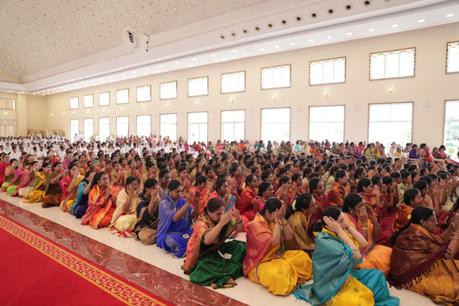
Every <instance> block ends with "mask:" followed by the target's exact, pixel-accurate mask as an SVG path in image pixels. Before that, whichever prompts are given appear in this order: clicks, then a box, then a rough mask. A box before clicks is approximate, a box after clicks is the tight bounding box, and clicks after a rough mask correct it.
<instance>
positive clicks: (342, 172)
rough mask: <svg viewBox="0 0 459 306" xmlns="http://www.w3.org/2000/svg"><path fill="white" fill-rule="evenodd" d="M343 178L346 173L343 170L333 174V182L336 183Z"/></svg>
mask: <svg viewBox="0 0 459 306" xmlns="http://www.w3.org/2000/svg"><path fill="white" fill-rule="evenodd" d="M345 176H346V171H344V170H342V169H341V170H338V171H336V173H335V180H337V181H338V180H339V179H341V178H343V177H345Z"/></svg>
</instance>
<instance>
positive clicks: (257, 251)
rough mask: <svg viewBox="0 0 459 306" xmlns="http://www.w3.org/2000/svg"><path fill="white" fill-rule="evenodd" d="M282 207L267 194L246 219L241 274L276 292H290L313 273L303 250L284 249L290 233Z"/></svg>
mask: <svg viewBox="0 0 459 306" xmlns="http://www.w3.org/2000/svg"><path fill="white" fill-rule="evenodd" d="M285 207H286V206H284V205H282V202H281V201H280V200H279V199H277V198H270V199H268V201H266V203H265V207H264V208H263V209H262V210H261V211H260V212H259V213H258V214H257V215H256V216H255V218H254V219H253V221H251V222H250V223H249V226H248V229H247V251H246V256H245V258H244V261H243V266H244V274H245V275H246V276H247V277H248V278H249V279H250V280H251V281H252V282H254V283H257V284H261V285H263V286H264V287H266V288H268V290H269V291H270V292H271V293H272V294H275V295H288V294H290V293H291V292H292V291H293V290H294V289H295V287H296V286H297V284H298V283H302V282H304V281H307V280H309V279H311V277H312V262H311V258H310V257H309V255H308V254H307V253H305V252H303V251H293V250H292V251H285V248H284V244H285V240H289V239H292V238H293V233H292V230H291V228H290V226H289V225H288V223H287V221H286V220H285V218H284V215H285Z"/></svg>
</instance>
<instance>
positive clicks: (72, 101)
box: [70, 97, 79, 109]
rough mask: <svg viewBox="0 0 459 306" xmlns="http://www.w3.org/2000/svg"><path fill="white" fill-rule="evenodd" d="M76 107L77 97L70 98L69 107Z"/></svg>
mask: <svg viewBox="0 0 459 306" xmlns="http://www.w3.org/2000/svg"><path fill="white" fill-rule="evenodd" d="M78 107H79V105H78V97H73V98H70V109H77V108H78Z"/></svg>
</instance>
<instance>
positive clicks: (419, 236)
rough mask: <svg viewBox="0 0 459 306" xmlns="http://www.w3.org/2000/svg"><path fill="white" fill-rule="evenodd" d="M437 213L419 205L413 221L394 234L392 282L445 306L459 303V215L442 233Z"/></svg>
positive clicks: (415, 210)
mask: <svg viewBox="0 0 459 306" xmlns="http://www.w3.org/2000/svg"><path fill="white" fill-rule="evenodd" d="M436 226H437V218H436V216H435V212H434V211H433V209H431V208H427V207H423V206H418V207H416V208H414V209H413V211H412V212H411V218H410V222H408V223H407V224H406V225H405V226H404V227H403V228H401V229H400V231H399V232H397V233H396V234H395V235H394V236H393V237H392V242H393V251H392V259H391V273H390V277H389V281H390V283H391V284H393V285H394V286H397V287H402V288H405V289H408V290H412V291H414V292H417V293H419V294H422V295H426V296H428V297H429V298H431V299H432V300H433V301H434V302H435V303H441V304H443V305H458V304H459V260H457V259H455V258H457V254H458V249H459V220H458V215H456V216H455V217H454V219H453V220H452V221H451V223H450V225H449V227H448V228H447V229H446V230H445V231H444V232H443V233H442V234H441V235H435V234H433V233H432V232H433V230H434V229H435V227H436Z"/></svg>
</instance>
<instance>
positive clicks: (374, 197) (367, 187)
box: [357, 177, 379, 209]
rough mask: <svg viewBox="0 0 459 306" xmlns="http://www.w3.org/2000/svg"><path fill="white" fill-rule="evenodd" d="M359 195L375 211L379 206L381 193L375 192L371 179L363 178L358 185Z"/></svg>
mask: <svg viewBox="0 0 459 306" xmlns="http://www.w3.org/2000/svg"><path fill="white" fill-rule="evenodd" d="M357 193H358V194H359V195H360V196H361V197H362V198H363V201H364V202H365V203H366V204H368V205H370V206H371V207H372V208H373V209H375V208H376V207H377V206H378V204H379V192H377V193H374V192H373V185H372V184H371V180H370V179H369V178H366V177H365V178H362V179H360V180H359V182H358V183H357Z"/></svg>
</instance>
